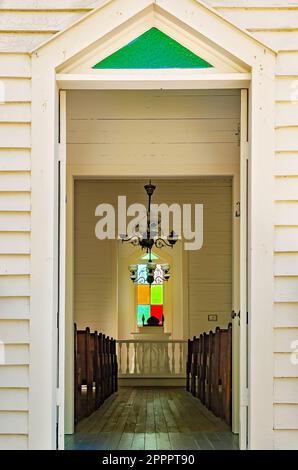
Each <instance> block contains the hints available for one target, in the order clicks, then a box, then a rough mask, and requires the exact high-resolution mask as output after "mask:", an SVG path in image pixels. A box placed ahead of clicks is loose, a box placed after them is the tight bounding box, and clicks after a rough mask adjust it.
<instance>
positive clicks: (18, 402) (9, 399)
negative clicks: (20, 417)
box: [0, 388, 28, 440]
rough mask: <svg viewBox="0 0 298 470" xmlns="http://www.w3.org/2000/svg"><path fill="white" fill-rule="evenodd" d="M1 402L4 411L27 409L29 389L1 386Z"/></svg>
mask: <svg viewBox="0 0 298 470" xmlns="http://www.w3.org/2000/svg"><path fill="white" fill-rule="evenodd" d="M0 403H1V409H2V411H11V410H13V411H17V410H20V411H26V410H27V409H28V390H27V389H26V388H9V389H6V388H0ZM0 440H1V439H0Z"/></svg>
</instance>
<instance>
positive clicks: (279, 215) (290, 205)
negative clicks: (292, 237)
mask: <svg viewBox="0 0 298 470" xmlns="http://www.w3.org/2000/svg"><path fill="white" fill-rule="evenodd" d="M274 208H275V217H274V222H275V225H298V201H276V203H275V206H274Z"/></svg>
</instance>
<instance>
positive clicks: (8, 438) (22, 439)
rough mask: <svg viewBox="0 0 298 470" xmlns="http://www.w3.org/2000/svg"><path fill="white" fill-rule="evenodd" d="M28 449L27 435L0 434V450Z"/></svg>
mask: <svg viewBox="0 0 298 470" xmlns="http://www.w3.org/2000/svg"><path fill="white" fill-rule="evenodd" d="M27 449H28V436H27V435H25V434H24V435H21V434H19V435H16V434H14V435H13V434H1V435H0V450H27Z"/></svg>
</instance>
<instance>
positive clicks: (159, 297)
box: [151, 285, 163, 305]
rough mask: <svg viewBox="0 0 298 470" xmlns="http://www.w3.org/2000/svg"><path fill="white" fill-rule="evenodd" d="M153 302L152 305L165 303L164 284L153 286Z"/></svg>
mask: <svg viewBox="0 0 298 470" xmlns="http://www.w3.org/2000/svg"><path fill="white" fill-rule="evenodd" d="M151 304H152V305H161V304H163V286H161V285H152V286H151Z"/></svg>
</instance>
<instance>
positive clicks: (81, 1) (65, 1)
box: [0, 0, 105, 11]
mask: <svg viewBox="0 0 298 470" xmlns="http://www.w3.org/2000/svg"><path fill="white" fill-rule="evenodd" d="M104 1H105V0H1V2H0V11H1V10H33V11H34V10H77V9H78V10H83V9H86V10H88V9H92V8H95V7H97V6H98V5H100V4H101V3H104Z"/></svg>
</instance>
